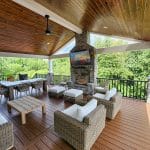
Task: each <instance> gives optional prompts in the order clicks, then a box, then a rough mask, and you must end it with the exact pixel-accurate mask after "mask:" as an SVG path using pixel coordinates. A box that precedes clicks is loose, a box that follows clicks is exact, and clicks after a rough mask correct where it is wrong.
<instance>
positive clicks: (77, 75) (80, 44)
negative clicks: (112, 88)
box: [70, 31, 96, 87]
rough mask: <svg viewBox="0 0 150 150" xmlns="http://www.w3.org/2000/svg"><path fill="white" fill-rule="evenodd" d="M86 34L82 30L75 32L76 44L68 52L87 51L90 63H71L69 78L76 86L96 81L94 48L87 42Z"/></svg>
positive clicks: (83, 85)
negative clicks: (78, 32)
mask: <svg viewBox="0 0 150 150" xmlns="http://www.w3.org/2000/svg"><path fill="white" fill-rule="evenodd" d="M88 35H89V33H88V32H87V31H83V33H82V34H76V35H75V40H76V45H75V47H74V48H73V49H72V50H71V51H70V53H74V52H81V51H88V52H89V55H90V61H91V63H90V65H73V64H71V79H72V82H73V83H74V85H75V86H78V87H87V85H88V84H89V83H94V84H95V83H96V72H95V70H96V69H95V48H94V47H92V46H90V45H89V44H88V43H87V41H88Z"/></svg>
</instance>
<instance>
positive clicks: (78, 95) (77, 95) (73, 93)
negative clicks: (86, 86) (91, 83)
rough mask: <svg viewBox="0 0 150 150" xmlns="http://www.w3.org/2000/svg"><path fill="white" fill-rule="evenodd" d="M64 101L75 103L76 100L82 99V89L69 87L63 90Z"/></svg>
mask: <svg viewBox="0 0 150 150" xmlns="http://www.w3.org/2000/svg"><path fill="white" fill-rule="evenodd" d="M64 99H65V101H69V102H72V103H75V101H76V100H80V99H83V91H82V90H78V89H69V90H67V91H65V92H64Z"/></svg>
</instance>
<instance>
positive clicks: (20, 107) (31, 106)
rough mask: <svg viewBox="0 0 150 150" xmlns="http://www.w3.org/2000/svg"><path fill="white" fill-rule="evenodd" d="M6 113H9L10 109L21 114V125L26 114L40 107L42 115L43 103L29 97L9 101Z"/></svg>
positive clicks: (44, 111) (24, 121)
mask: <svg viewBox="0 0 150 150" xmlns="http://www.w3.org/2000/svg"><path fill="white" fill-rule="evenodd" d="M7 104H8V112H10V113H11V108H14V109H15V110H17V111H18V112H20V113H21V121H22V124H25V123H26V114H28V113H29V112H32V111H34V110H36V109H37V108H39V107H42V113H43V114H45V113H46V107H45V103H44V102H42V101H40V100H38V99H36V98H34V97H31V96H25V97H22V98H20V99H17V100H13V101H9V102H8V103H7Z"/></svg>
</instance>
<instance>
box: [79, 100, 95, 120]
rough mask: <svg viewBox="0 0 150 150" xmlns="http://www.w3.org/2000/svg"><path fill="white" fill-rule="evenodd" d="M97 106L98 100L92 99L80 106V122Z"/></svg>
mask: <svg viewBox="0 0 150 150" xmlns="http://www.w3.org/2000/svg"><path fill="white" fill-rule="evenodd" d="M96 107H97V100H96V99H92V100H90V102H88V103H87V104H86V105H85V106H82V107H78V119H77V120H79V121H80V122H82V121H83V119H84V117H85V116H87V115H88V114H89V113H90V112H92V111H93V110H94V109H95V108H96Z"/></svg>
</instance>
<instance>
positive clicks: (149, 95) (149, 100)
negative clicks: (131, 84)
mask: <svg viewBox="0 0 150 150" xmlns="http://www.w3.org/2000/svg"><path fill="white" fill-rule="evenodd" d="M147 84H148V86H147V103H150V76H149V77H148V83H147Z"/></svg>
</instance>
